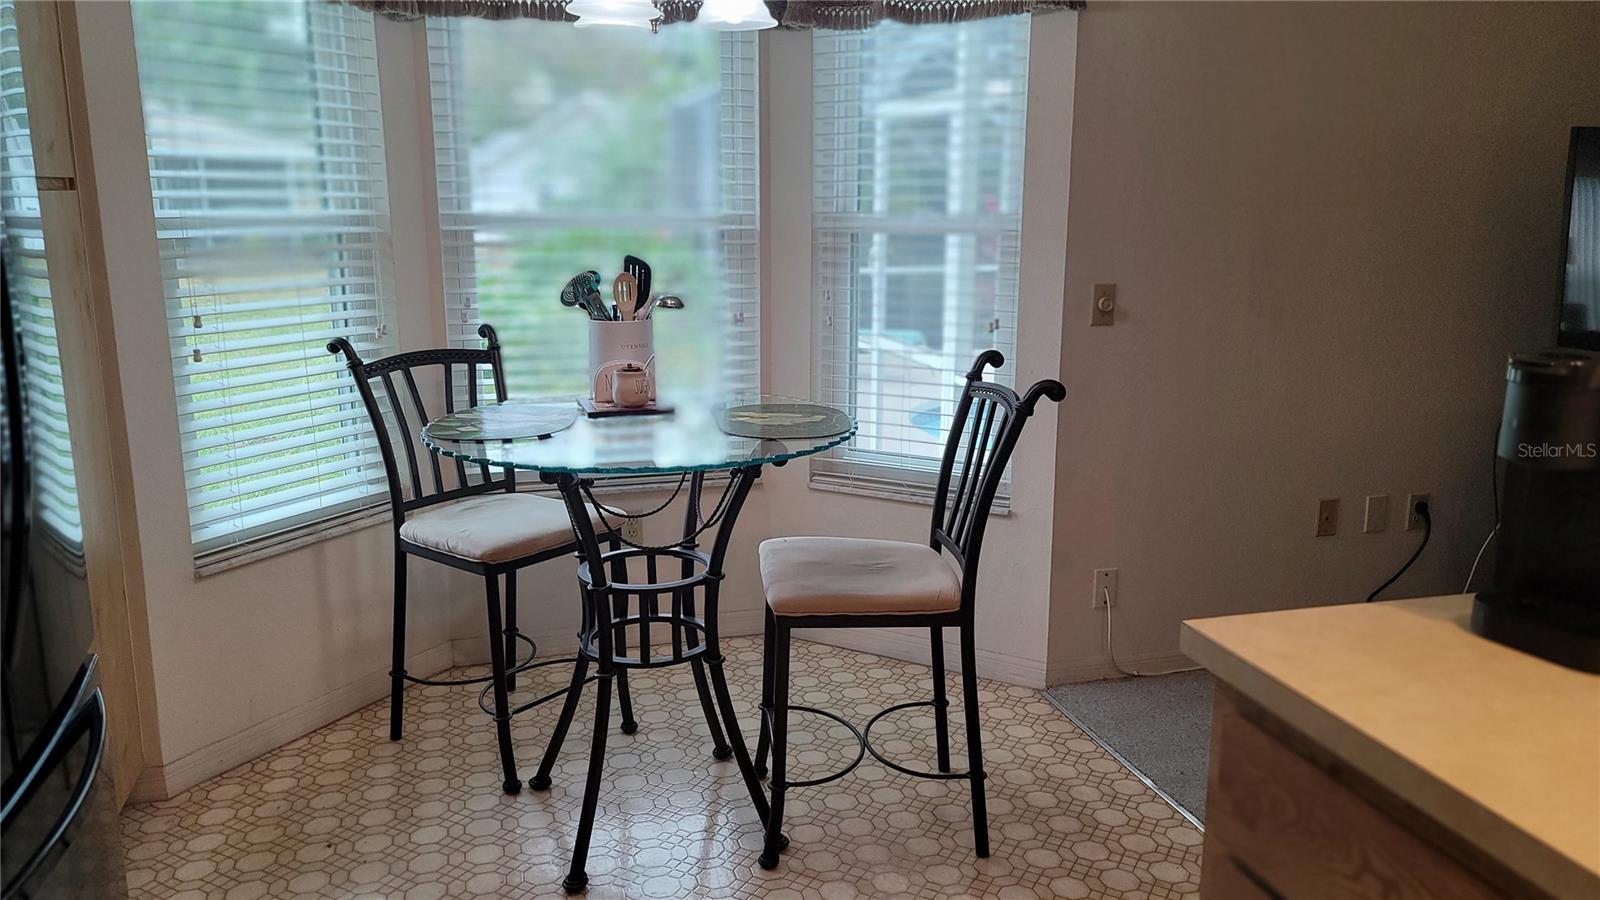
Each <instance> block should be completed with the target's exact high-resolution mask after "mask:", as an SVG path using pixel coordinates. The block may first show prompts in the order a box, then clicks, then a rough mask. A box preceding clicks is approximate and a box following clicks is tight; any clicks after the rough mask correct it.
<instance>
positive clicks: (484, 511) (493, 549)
mask: <svg viewBox="0 0 1600 900" xmlns="http://www.w3.org/2000/svg"><path fill="white" fill-rule="evenodd" d="M590 516H591V517H593V513H592V512H591V513H590ZM603 527H604V526H601V525H599V524H598V523H597V524H596V526H595V528H596V530H597V531H598V530H600V529H601V528H603ZM400 537H402V538H404V539H405V540H408V541H410V542H411V543H413V544H417V545H419V546H422V547H427V548H428V549H430V550H438V551H439V552H441V553H448V554H450V555H451V556H459V557H461V558H462V559H466V560H472V561H474V562H486V563H498V562H506V561H507V560H512V559H517V558H519V557H523V556H530V555H532V554H534V553H538V552H540V551H542V550H549V549H551V548H552V547H559V546H561V545H562V544H568V543H571V542H573V541H574V540H576V538H575V537H574V536H573V533H572V522H571V520H570V519H568V518H567V506H566V504H565V503H563V502H562V501H560V500H558V499H555V498H553V497H539V496H535V495H533V494H502V493H493V494H484V495H482V496H478V497H468V498H466V499H465V500H456V501H454V502H451V503H442V504H440V505H438V506H430V507H427V508H425V509H421V510H418V511H417V512H415V513H412V514H411V515H410V516H408V517H407V518H406V521H405V524H404V525H401V526H400Z"/></svg>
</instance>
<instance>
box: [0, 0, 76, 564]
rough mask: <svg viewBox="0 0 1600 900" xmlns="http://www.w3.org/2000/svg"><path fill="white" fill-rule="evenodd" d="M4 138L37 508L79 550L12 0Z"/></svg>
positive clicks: (4, 231) (3, 13)
mask: <svg viewBox="0 0 1600 900" xmlns="http://www.w3.org/2000/svg"><path fill="white" fill-rule="evenodd" d="M0 134H3V135H4V137H3V140H0V252H4V254H5V266H6V278H7V281H8V284H9V287H10V289H11V310H12V315H13V322H14V326H15V328H16V330H17V348H18V350H19V351H20V354H21V357H22V358H21V360H20V370H21V377H22V381H23V393H24V395H25V396H26V408H25V409H24V410H23V421H24V429H25V430H26V433H27V440H28V443H29V445H30V447H31V449H32V452H31V454H30V463H31V465H32V476H33V505H34V509H35V513H36V515H37V516H38V520H39V521H41V522H43V523H44V524H45V525H46V526H47V528H48V529H49V532H50V533H51V534H53V535H54V536H55V537H56V538H57V539H58V540H59V541H60V542H61V543H62V544H63V545H64V546H65V547H66V549H68V550H69V551H72V552H81V550H82V547H83V520H82V519H81V517H80V515H79V512H78V486H77V481H76V479H75V477H74V474H73V468H72V441H71V436H70V435H69V433H68V429H67V398H66V394H65V393H64V392H63V390H62V387H61V352H60V349H59V347H58V346H57V343H56V323H55V310H54V307H53V306H52V304H51V300H50V273H49V270H48V268H47V266H46V264H45V255H44V228H43V224H42V223H41V221H40V218H39V192H38V185H37V184H36V182H35V181H34V169H33V144H32V141H31V139H30V136H29V127H28V104H27V97H26V96H25V94H24V92H23V85H22V55H21V53H20V52H19V50H18V46H17V22H16V9H15V6H14V4H13V3H12V2H11V0H0Z"/></svg>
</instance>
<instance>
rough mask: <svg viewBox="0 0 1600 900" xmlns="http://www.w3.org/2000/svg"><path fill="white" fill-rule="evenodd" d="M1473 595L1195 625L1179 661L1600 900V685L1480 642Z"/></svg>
mask: <svg viewBox="0 0 1600 900" xmlns="http://www.w3.org/2000/svg"><path fill="white" fill-rule="evenodd" d="M1471 609H1472V597H1471V595H1468V594H1462V595H1458V596H1452V597H1428V598H1423V599H1417V600H1399V601H1389V602H1383V603H1359V604H1351V605H1346V606H1324V607H1315V608H1308V609H1292V610H1283V611H1280V612H1268V613H1255V614H1250V615H1239V616H1225V617H1221V618H1214V619H1195V620H1190V621H1187V622H1185V623H1183V628H1182V633H1181V638H1180V643H1181V646H1182V648H1183V652H1184V653H1186V654H1187V655H1188V656H1189V657H1190V658H1191V659H1193V660H1194V661H1195V662H1197V663H1199V664H1200V665H1202V666H1204V667H1205V668H1206V669H1208V670H1210V671H1211V673H1212V674H1213V675H1215V676H1216V677H1217V679H1218V680H1220V681H1221V682H1223V683H1224V684H1227V685H1229V686H1230V687H1231V688H1233V689H1234V690H1235V691H1236V692H1237V693H1239V694H1241V695H1243V696H1244V697H1246V698H1248V699H1249V700H1251V701H1253V702H1254V703H1256V704H1258V705H1259V706H1261V707H1262V708H1264V709H1265V710H1266V711H1267V712H1268V713H1270V714H1272V715H1274V716H1277V717H1278V718H1280V719H1282V720H1283V721H1284V722H1285V723H1287V724H1288V725H1289V726H1291V727H1292V728H1294V729H1295V730H1297V731H1299V732H1301V733H1302V734H1304V735H1305V736H1306V737H1309V738H1311V739H1312V740H1313V741H1315V742H1316V743H1318V744H1320V745H1322V747H1323V748H1325V749H1327V750H1328V751H1330V752H1331V753H1332V754H1333V755H1334V756H1335V757H1337V758H1339V759H1340V760H1342V761H1344V762H1346V763H1348V764H1349V765H1350V766H1351V767H1352V768H1354V769H1356V770H1357V771H1359V772H1361V773H1362V774H1363V775H1365V776H1366V777H1367V778H1370V779H1372V780H1373V781H1374V782H1375V783H1376V784H1378V785H1379V786H1380V787H1382V788H1383V789H1385V790H1388V791H1390V792H1392V793H1393V794H1394V795H1396V796H1397V797H1399V798H1400V799H1402V800H1404V801H1405V802H1407V803H1409V804H1410V805H1411V806H1413V807H1415V808H1416V809H1417V810H1419V811H1420V812H1422V813H1423V814H1425V815H1426V816H1428V817H1430V818H1432V819H1433V820H1434V821H1436V822H1437V823H1439V824H1440V825H1441V826H1442V827H1444V828H1446V829H1449V830H1450V831H1452V832H1454V833H1456V834H1457V835H1459V836H1460V837H1461V838H1462V839H1464V840H1465V841H1467V842H1468V843H1469V844H1471V845H1472V846H1474V847H1476V848H1477V849H1479V850H1481V851H1482V852H1484V853H1486V854H1489V855H1491V856H1493V857H1494V858H1496V859H1498V860H1500V861H1501V863H1502V864H1503V865H1505V866H1506V867H1507V868H1509V869H1511V870H1512V871H1514V872H1515V873H1517V874H1518V875H1520V876H1522V877H1523V878H1525V879H1527V880H1528V881H1529V882H1531V883H1532V884H1534V885H1537V886H1538V887H1540V888H1542V889H1544V890H1547V891H1549V892H1550V893H1552V894H1554V895H1556V896H1558V897H1600V676H1596V675H1590V674H1586V673H1583V672H1579V671H1576V670H1574V669H1568V668H1565V667H1563V666H1558V665H1556V664H1554V663H1550V662H1546V661H1544V660H1542V659H1538V658H1536V657H1533V656H1529V655H1528V654H1525V653H1521V652H1519V651H1517V650H1513V649H1511V648H1509V647H1505V646H1502V645H1500V644H1496V643H1494V642H1492V641H1488V640H1485V639H1483V638H1480V637H1478V636H1477V635H1474V634H1473V633H1472V632H1471V631H1470V630H1469V628H1468V625H1467V623H1468V619H1469V616H1470V614H1471Z"/></svg>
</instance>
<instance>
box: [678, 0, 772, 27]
mask: <svg viewBox="0 0 1600 900" xmlns="http://www.w3.org/2000/svg"><path fill="white" fill-rule="evenodd" d="M694 21H695V24H696V25H703V26H705V27H706V28H711V29H714V30H716V31H759V30H761V29H763V28H777V27H778V20H777V19H774V18H773V17H772V13H771V12H768V11H767V4H765V3H763V2H762V0H705V3H704V4H703V5H702V6H701V7H700V15H699V16H697V17H696V18H695V20H694Z"/></svg>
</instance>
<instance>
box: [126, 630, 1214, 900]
mask: <svg viewBox="0 0 1600 900" xmlns="http://www.w3.org/2000/svg"><path fill="white" fill-rule="evenodd" d="M724 643H725V646H724V649H725V651H726V652H727V653H728V658H729V661H730V666H729V672H730V679H731V682H732V686H733V689H734V693H735V698H736V701H737V702H738V704H739V706H740V708H741V717H742V718H741V722H742V724H743V725H744V729H745V732H746V734H747V735H749V734H751V733H752V728H753V725H754V723H755V717H754V712H753V707H754V704H755V703H756V701H757V699H758V697H759V679H758V676H759V671H760V654H761V650H760V644H759V642H758V641H756V640H752V639H731V640H728V641H725V642H724ZM795 653H796V658H795V661H794V663H793V667H794V672H795V676H794V682H793V683H794V687H793V689H792V698H791V699H792V700H793V702H795V703H804V704H807V705H814V706H821V707H824V708H831V709H834V710H836V711H839V712H841V713H843V714H844V715H845V716H846V717H847V718H851V719H852V720H853V721H856V722H858V723H860V722H864V721H865V719H866V718H867V717H868V716H869V715H870V714H871V713H872V712H874V711H876V710H877V709H881V708H882V707H884V706H888V705H891V704H894V703H900V702H905V701H907V700H912V699H919V697H920V696H925V695H926V692H927V684H926V682H927V673H928V670H927V669H926V668H923V667H919V666H915V665H911V664H908V663H901V662H897V661H892V660H886V659H882V658H880V657H875V656H870V655H867V654H862V653H856V652H853V651H848V650H840V649H837V648H833V647H828V646H825V645H821V644H811V643H797V644H796V645H795ZM564 680H565V676H564V675H563V674H561V668H560V667H552V668H550V669H546V670H543V674H541V675H539V676H538V677H537V678H536V679H534V678H526V677H525V678H524V683H523V684H522V685H519V687H520V688H521V690H519V692H518V695H519V696H523V697H532V696H535V695H536V694H535V691H541V690H547V689H549V687H555V686H559V685H560V684H561V683H563V682H564ZM953 685H954V680H953V679H952V692H951V696H952V698H953V699H952V710H951V713H952V715H951V719H952V722H953V723H955V722H959V721H961V720H960V710H959V698H960V691H959V690H955V689H954V687H953ZM547 686H548V687H547ZM471 690H472V689H470V688H433V687H413V688H412V689H411V690H410V691H409V692H408V693H407V714H408V727H407V733H406V737H405V739H404V740H403V741H401V742H399V743H391V742H389V741H388V740H387V739H386V733H385V730H386V721H387V718H386V712H385V709H386V708H385V705H384V704H382V703H379V704H374V705H372V706H369V707H367V708H365V709H363V710H361V711H359V712H357V713H355V714H353V715H351V716H348V717H346V718H344V719H342V720H340V721H338V722H335V723H333V724H332V725H329V726H327V727H326V728H323V729H321V730H319V731H317V732H315V733H313V734H310V735H307V736H306V737H304V738H301V739H299V740H297V741H295V742H293V743H291V744H289V745H287V746H285V747H282V748H280V749H278V750H276V751H274V752H272V753H269V754H267V755H265V756H263V757H261V758H260V759H257V760H256V761H254V762H252V763H250V764H249V765H247V766H242V767H240V768H238V769H235V770H234V771H232V772H228V773H226V774H224V775H221V776H219V777H217V778H215V779H212V780H211V781H209V782H207V783H205V784H202V785H200V786H198V787H195V788H193V789H191V790H189V791H187V792H185V793H183V794H181V795H179V796H177V797H174V798H172V799H171V800H167V801H163V802H160V803H152V804H145V805H140V806H135V807H130V808H129V810H128V811H127V813H126V814H125V816H124V820H123V831H124V835H125V838H126V846H127V857H128V869H129V873H128V881H129V885H130V886H131V888H132V895H133V897H134V898H162V900H168V898H170V900H179V898H181V900H199V898H210V900H248V898H258V897H272V898H279V897H322V898H387V900H438V898H443V897H451V898H455V897H474V896H480V897H507V898H543V897H559V896H562V892H561V890H560V887H559V884H560V881H561V878H562V877H563V876H564V875H565V874H566V868H567V854H568V850H569V848H570V846H571V840H572V837H571V830H572V826H573V823H575V822H576V820H577V807H578V803H579V800H580V797H581V792H582V779H583V773H584V768H585V765H586V761H587V756H588V752H587V751H588V740H589V733H588V729H587V728H586V727H584V726H583V723H584V722H585V721H586V720H587V721H592V719H591V718H590V715H591V713H590V709H592V706H590V705H589V704H590V703H592V697H593V688H592V687H591V688H590V689H589V690H588V692H587V694H588V697H589V698H590V700H589V701H587V702H586V705H585V706H584V707H580V709H579V718H578V721H577V722H575V723H574V727H573V729H572V733H571V735H570V737H569V740H568V743H567V745H566V746H565V748H564V750H563V755H562V758H561V764H560V765H559V766H558V767H557V769H556V773H555V786H554V788H553V789H552V790H551V791H550V792H548V793H536V792H533V791H531V790H527V789H524V790H523V792H522V793H521V794H520V795H517V796H506V795H504V794H502V793H501V791H500V774H499V767H498V763H497V758H496V754H495V749H494V736H493V728H492V727H491V726H490V724H489V722H488V720H487V719H486V718H485V717H484V716H483V715H482V714H481V713H480V712H479V711H478V709H477V706H476V704H474V703H473V702H472V699H471V694H470V692H471ZM633 692H634V705H635V712H636V715H637V717H638V719H639V723H640V727H639V732H638V733H637V734H635V735H633V736H623V735H622V734H621V733H620V732H619V731H617V730H616V724H615V723H616V722H617V718H616V716H613V717H612V722H613V726H612V727H613V731H612V737H611V741H610V749H609V752H608V755H607V759H606V763H607V787H606V790H605V791H604V793H603V794H602V796H601V798H600V810H599V816H598V818H597V822H596V827H595V846H594V850H593V852H592V853H591V856H590V862H589V867H588V871H589V876H590V887H589V891H588V896H590V897H594V898H602V897H629V898H633V897H642V898H655V897H661V898H667V897H673V898H676V897H716V898H745V897H751V898H754V897H764V898H774V900H776V898H824V900H837V898H849V897H910V898H956V897H961V898H967V897H997V898H1001V900H1018V898H1033V897H1097V898H1099V897H1104V898H1118V900H1174V898H1187V897H1195V896H1196V895H1197V884H1198V881H1199V873H1200V841H1201V837H1200V833H1199V832H1198V831H1196V830H1195V829H1194V828H1192V827H1190V825H1189V824H1188V822H1186V821H1185V820H1184V819H1183V818H1181V817H1180V816H1179V815H1178V814H1177V813H1176V812H1174V810H1173V809H1172V808H1171V807H1170V806H1168V805H1167V804H1166V803H1165V802H1163V801H1162V800H1161V799H1160V798H1159V797H1157V796H1156V795H1155V794H1154V793H1153V792H1151V791H1150V789H1149V788H1147V787H1145V785H1144V784H1143V783H1141V782H1140V781H1139V780H1138V779H1137V778H1135V777H1133V776H1132V775H1131V774H1130V773H1129V772H1128V771H1127V770H1125V769H1123V768H1122V766H1121V765H1120V764H1118V763H1117V762H1116V761H1115V760H1114V759H1112V758H1111V757H1110V756H1108V755H1107V754H1106V753H1105V752H1104V751H1102V750H1101V749H1100V748H1099V746H1098V745H1096V744H1095V743H1094V742H1092V741H1090V740H1088V739H1086V738H1085V737H1084V736H1083V734H1082V733H1081V732H1079V731H1078V730H1077V728H1076V727H1075V726H1074V725H1073V724H1072V723H1071V722H1070V721H1069V720H1068V719H1066V718H1065V717H1064V716H1062V715H1061V714H1060V713H1059V712H1057V711H1056V710H1055V709H1053V708H1051V706H1050V704H1048V703H1047V702H1045V700H1043V699H1042V698H1041V697H1040V696H1039V695H1038V694H1036V693H1035V692H1033V691H1031V690H1027V689H1025V688H1017V687H1011V686H1008V685H1002V684H995V683H985V684H984V686H983V689H982V691H981V694H982V700H983V707H984V719H985V721H984V740H985V748H986V755H987V760H988V769H989V772H990V773H991V774H990V780H989V810H990V821H991V835H992V843H993V850H994V852H993V856H991V857H990V858H989V859H987V860H978V859H976V858H974V857H973V856H972V854H971V846H972V832H971V819H970V807H969V805H968V800H969V798H968V795H967V789H966V787H965V784H964V783H959V782H938V781H925V780H918V779H913V778H909V777H905V776H901V775H898V774H896V773H893V772H891V771H889V770H887V769H885V768H883V767H882V766H879V765H874V764H873V763H872V760H871V758H870V757H869V758H868V761H867V762H866V763H864V764H863V765H862V766H861V767H860V768H859V769H857V770H856V771H855V772H854V773H852V774H851V775H849V776H847V777H846V778H845V779H844V780H843V781H839V782H834V783H832V784H828V785H823V786H820V787H813V788H804V789H795V790H794V791H792V792H791V793H790V800H789V805H788V815H787V817H786V819H787V823H788V824H787V826H786V829H785V830H786V833H787V834H788V835H789V836H790V837H791V839H792V841H793V844H792V846H791V848H790V850H789V851H788V852H787V853H786V854H785V855H784V858H783V863H782V864H781V865H780V866H779V868H778V869H777V870H776V871H773V872H766V871H763V870H762V869H761V868H760V867H759V866H757V865H756V856H757V855H758V852H759V849H760V845H761V831H760V828H759V827H758V825H757V824H756V822H755V816H754V813H753V811H752V810H751V809H750V802H749V797H748V796H747V795H746V794H745V792H744V787H743V784H742V782H741V781H740V779H739V776H738V772H737V770H736V768H735V767H734V765H733V763H732V762H731V761H729V762H716V761H714V760H713V759H712V758H711V755H710V741H709V738H708V737H707V736H706V731H705V725H704V722H703V721H702V719H701V718H700V713H699V706H698V701H697V700H696V695H695V691H694V683H693V680H692V678H691V677H690V670H689V669H688V667H686V666H685V667H677V668H673V669H664V670H656V671H653V672H645V673H642V674H637V675H636V676H635V678H634V680H633ZM555 715H556V705H555V704H550V705H547V706H545V707H542V708H540V709H539V710H537V711H534V712H531V713H528V714H525V715H523V716H519V717H518V719H517V721H516V727H515V729H514V732H515V736H516V740H517V747H518V757H519V762H520V763H521V765H522V766H523V771H522V776H523V778H524V779H526V778H527V777H528V776H530V775H532V774H533V771H534V768H535V766H536V764H537V761H538V756H539V754H540V753H541V752H542V750H543V736H544V735H545V734H547V733H548V728H549V725H550V723H551V722H552V721H553V720H554V718H555ZM792 719H794V720H797V721H792V722H791V726H792V732H791V734H792V737H791V743H792V746H793V747H794V753H795V755H794V756H792V757H791V759H795V760H796V761H797V763H798V764H799V766H798V768H799V771H796V772H795V773H794V775H793V776H792V777H795V778H801V777H807V775H817V774H822V773H823V772H825V771H831V770H832V769H833V768H836V767H837V766H838V765H839V764H840V763H842V762H843V761H845V760H846V759H847V758H850V757H853V755H854V754H853V752H852V753H850V754H849V756H848V757H847V756H846V750H847V740H846V739H845V734H847V732H846V733H841V732H842V729H840V728H838V726H836V725H835V726H831V727H830V723H827V721H826V720H823V719H820V718H817V717H812V716H806V715H804V714H798V713H797V714H795V715H794V716H792ZM931 721H932V720H931V716H930V715H928V714H927V713H926V710H924V709H916V710H906V711H903V712H901V713H897V714H895V715H894V716H891V717H889V718H886V719H885V720H884V721H883V722H881V723H880V724H879V726H878V728H877V729H875V730H874V741H875V743H876V744H877V746H878V747H879V749H880V750H882V751H884V752H885V753H887V754H889V755H890V756H891V758H898V759H903V760H906V761H909V762H908V764H910V765H915V766H920V767H924V768H932V765H931V761H932V756H933V749H932V747H933V744H932V740H931V737H929V735H930V734H931V731H929V730H928V728H927V726H930V725H931ZM952 732H953V739H954V747H953V754H952V755H953V757H954V758H955V759H958V760H959V759H962V758H964V753H965V748H964V747H963V746H962V744H961V740H960V735H961V731H960V728H959V727H956V728H953V729H952ZM751 744H752V747H753V744H754V742H753V741H752V742H751Z"/></svg>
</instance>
